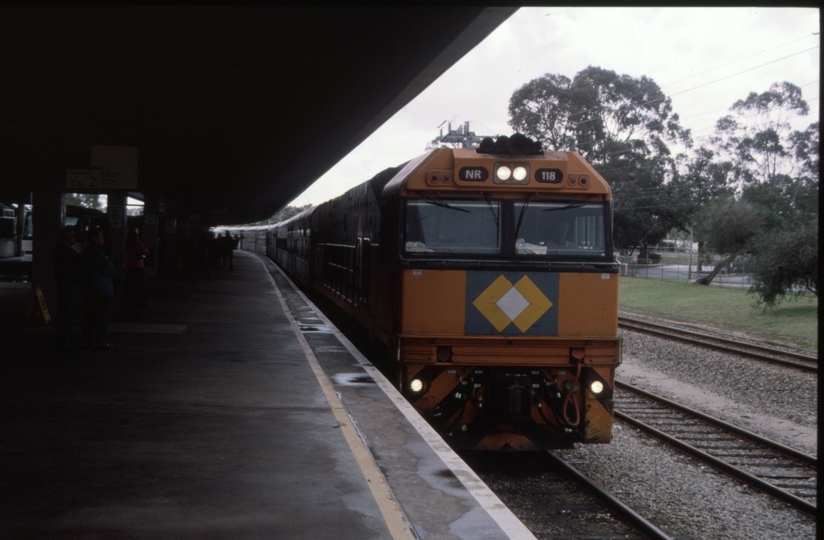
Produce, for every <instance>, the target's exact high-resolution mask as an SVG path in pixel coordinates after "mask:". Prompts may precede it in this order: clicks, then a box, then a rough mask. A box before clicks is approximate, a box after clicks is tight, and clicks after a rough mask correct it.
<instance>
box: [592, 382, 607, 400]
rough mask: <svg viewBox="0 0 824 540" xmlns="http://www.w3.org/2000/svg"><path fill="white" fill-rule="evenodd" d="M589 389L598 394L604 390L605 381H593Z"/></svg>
mask: <svg viewBox="0 0 824 540" xmlns="http://www.w3.org/2000/svg"><path fill="white" fill-rule="evenodd" d="M589 389H590V390H591V391H592V393H593V394H595V395H596V396H597V395H598V394H600V393H601V392H603V391H604V383H602V382H601V381H592V384H590V385H589Z"/></svg>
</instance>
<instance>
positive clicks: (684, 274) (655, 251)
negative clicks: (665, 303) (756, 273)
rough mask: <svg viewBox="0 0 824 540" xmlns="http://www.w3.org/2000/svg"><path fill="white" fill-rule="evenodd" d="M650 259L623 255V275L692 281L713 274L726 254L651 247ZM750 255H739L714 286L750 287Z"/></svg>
mask: <svg viewBox="0 0 824 540" xmlns="http://www.w3.org/2000/svg"><path fill="white" fill-rule="evenodd" d="M648 253H649V257H648V258H640V259H639V258H638V256H637V255H619V256H618V260H619V261H620V263H621V275H622V276H627V277H634V278H641V279H660V280H668V281H681V282H684V283H692V282H695V281H696V280H698V279H701V278H702V277H704V276H706V275H707V274H709V273H710V272H711V271H712V270H713V268H715V265H716V264H718V263H719V262H721V261H722V260H723V259H725V258H726V255H718V254H707V253H703V254H702V256H701V258H700V259H699V258H698V253H697V252H696V251H693V252H692V253H690V252H689V251H688V250H683V249H678V248H676V247H675V246H673V245H671V244H668V245H661V246H649V247H648ZM748 262H749V261H748V260H747V259H746V257H737V258H735V259H734V260H733V261H732V262H730V263H728V264H726V265H725V266H724V268H723V269H722V270H721V271H720V272H719V273H718V275H716V276H715V278H714V279H713V280H712V285H716V286H720V287H733V288H739V289H748V288H749V287H750V286H751V285H752V281H751V278H750V274H749V272H748V269H747V265H748Z"/></svg>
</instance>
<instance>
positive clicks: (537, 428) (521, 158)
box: [274, 141, 621, 450]
mask: <svg viewBox="0 0 824 540" xmlns="http://www.w3.org/2000/svg"><path fill="white" fill-rule="evenodd" d="M499 142H500V141H499ZM486 147H487V149H488V151H487V152H486V153H484V152H482V151H481V150H482V149H481V150H479V151H476V150H470V149H453V148H440V149H435V150H432V151H431V152H429V153H427V154H425V155H423V156H420V157H419V158H416V159H414V160H412V161H410V162H408V163H406V164H404V165H402V166H400V167H397V168H394V169H387V170H386V171H384V172H382V173H381V174H379V175H377V176H376V177H375V178H373V179H372V180H370V181H368V182H366V183H364V184H362V185H360V186H358V187H356V188H353V189H352V190H350V191H348V192H347V193H345V194H344V195H342V196H341V197H338V198H336V199H334V200H332V201H328V202H326V203H323V204H322V205H320V206H318V207H316V208H314V209H312V210H310V211H307V212H304V213H303V214H300V215H298V216H296V217H294V218H292V219H291V220H289V221H287V222H285V223H282V224H278V225H276V226H275V227H274V229H275V236H276V237H277V238H278V243H277V245H276V248H277V249H276V250H275V251H276V255H275V260H276V261H277V262H278V264H280V265H281V266H282V267H283V268H284V269H285V270H286V271H287V272H288V273H289V274H291V275H293V276H295V277H296V278H297V279H298V281H299V282H301V283H302V284H303V285H305V286H311V287H312V288H314V289H316V290H317V291H319V292H321V293H323V294H324V295H326V296H327V297H329V298H331V299H332V300H333V301H335V302H336V303H337V304H338V305H339V306H340V307H342V308H343V309H344V310H346V312H347V313H348V314H349V315H351V316H352V317H354V318H356V319H357V320H358V322H359V323H360V324H361V325H363V326H364V327H365V328H366V329H367V330H368V332H369V334H370V336H372V337H374V338H375V339H377V340H380V341H382V342H383V343H385V344H386V345H387V347H388V350H389V351H390V357H391V367H392V369H391V374H390V376H391V377H392V378H393V379H394V380H395V382H396V383H397V384H398V387H399V388H400V389H401V391H402V392H403V394H404V395H405V396H406V397H407V399H409V400H410V402H411V403H413V404H414V406H415V407H416V409H417V410H418V411H419V412H420V413H421V415H422V416H423V417H424V418H426V419H427V420H428V421H429V422H430V423H431V424H432V425H433V426H434V427H435V428H436V429H437V430H438V431H439V432H440V433H441V434H442V435H443V436H444V438H445V439H446V440H447V441H448V442H449V443H450V444H452V445H453V446H454V447H456V448H471V449H481V450H535V449H544V448H559V447H569V446H571V445H572V444H573V443H575V442H580V443H607V442H609V441H610V440H611V436H612V435H611V434H612V389H613V382H614V373H615V368H616V366H618V365H619V363H620V361H621V342H620V340H619V338H618V337H617V328H618V264H617V262H616V260H615V257H614V254H613V247H612V229H611V227H612V194H611V191H610V188H609V186H608V185H607V183H606V182H605V181H604V179H603V178H602V177H601V176H600V175H598V173H597V172H596V171H595V170H594V169H592V167H590V166H589V165H588V164H587V163H586V162H585V161H584V160H583V159H582V158H581V157H580V156H578V155H577V154H575V153H572V152H541V151H540V150H535V149H527V151H526V152H523V151H517V150H516V151H513V150H512V146H504V145H497V146H496V145H494V144H492V145H490V144H487V145H486ZM281 238H286V241H285V242H281V241H280V239H281ZM282 248H283V249H286V250H287V251H288V259H287V258H283V256H282V254H281V249H282ZM285 261H286V262H285Z"/></svg>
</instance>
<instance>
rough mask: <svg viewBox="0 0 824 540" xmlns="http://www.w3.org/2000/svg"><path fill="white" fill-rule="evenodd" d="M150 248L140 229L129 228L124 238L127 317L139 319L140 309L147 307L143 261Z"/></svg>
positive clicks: (125, 308)
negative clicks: (145, 242)
mask: <svg viewBox="0 0 824 540" xmlns="http://www.w3.org/2000/svg"><path fill="white" fill-rule="evenodd" d="M148 255H149V248H147V247H146V246H144V245H143V242H141V241H140V231H139V230H137V229H129V230H128V231H126V238H125V239H124V240H123V278H124V279H123V309H124V311H125V312H126V318H127V319H132V320H135V319H139V318H140V315H138V313H137V312H138V310H139V309H140V308H142V307H146V274H145V270H144V266H143V261H144V260H145V259H146V256H148Z"/></svg>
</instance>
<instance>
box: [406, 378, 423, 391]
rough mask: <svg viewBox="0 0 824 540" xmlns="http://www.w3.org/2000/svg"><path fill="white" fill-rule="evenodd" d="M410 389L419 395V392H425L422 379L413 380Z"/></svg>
mask: <svg viewBox="0 0 824 540" xmlns="http://www.w3.org/2000/svg"><path fill="white" fill-rule="evenodd" d="M409 389H410V390H411V391H412V392H414V393H416V394H417V393H418V392H420V391H421V390H423V381H422V380H420V379H412V380H411V381H410V382H409Z"/></svg>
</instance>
